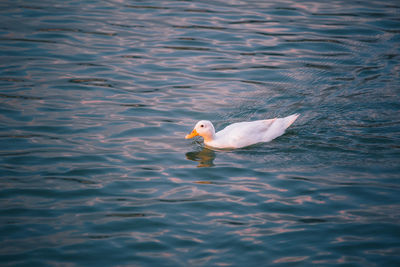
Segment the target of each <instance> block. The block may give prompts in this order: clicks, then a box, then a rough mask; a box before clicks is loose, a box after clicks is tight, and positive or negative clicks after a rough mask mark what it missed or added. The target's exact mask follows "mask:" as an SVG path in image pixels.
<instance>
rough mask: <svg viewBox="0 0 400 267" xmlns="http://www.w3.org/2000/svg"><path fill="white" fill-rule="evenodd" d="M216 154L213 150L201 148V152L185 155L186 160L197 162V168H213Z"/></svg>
mask: <svg viewBox="0 0 400 267" xmlns="http://www.w3.org/2000/svg"><path fill="white" fill-rule="evenodd" d="M215 157H216V154H215V152H214V151H213V150H211V149H209V148H206V147H203V148H202V150H201V151H192V152H188V153H186V158H187V159H189V160H193V161H197V162H199V165H197V167H213V166H214V159H215Z"/></svg>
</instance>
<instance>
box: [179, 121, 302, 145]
mask: <svg viewBox="0 0 400 267" xmlns="http://www.w3.org/2000/svg"><path fill="white" fill-rule="evenodd" d="M297 117H299V114H293V115H290V116H287V117H285V118H274V119H269V120H258V121H249V122H237V123H233V124H231V125H228V126H226V127H225V128H224V129H223V130H221V131H219V132H217V133H215V129H214V126H213V124H212V123H211V122H210V121H206V120H203V121H199V122H198V123H197V124H196V126H195V127H194V129H193V131H192V132H191V133H190V134H188V135H186V137H185V139H189V138H193V137H195V136H198V135H200V136H201V137H203V138H204V143H205V144H206V145H207V146H210V147H215V148H241V147H246V146H250V145H253V144H257V143H261V142H269V141H271V140H272V139H274V138H276V137H278V136H281V135H282V134H284V133H285V130H286V128H288V127H289V126H290V125H291V124H292V123H293V122H294V121H295V120H296V119H297Z"/></svg>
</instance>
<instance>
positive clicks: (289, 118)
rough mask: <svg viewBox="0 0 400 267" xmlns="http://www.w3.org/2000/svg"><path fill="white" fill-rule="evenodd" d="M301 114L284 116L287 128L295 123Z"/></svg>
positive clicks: (284, 123)
mask: <svg viewBox="0 0 400 267" xmlns="http://www.w3.org/2000/svg"><path fill="white" fill-rule="evenodd" d="M299 116H300V114H298V113H296V114H293V115H290V116H287V117H285V118H283V125H284V127H285V129H286V128H288V127H289V126H290V125H292V124H293V122H294V121H295V120H296V119H297V118H298V117H299Z"/></svg>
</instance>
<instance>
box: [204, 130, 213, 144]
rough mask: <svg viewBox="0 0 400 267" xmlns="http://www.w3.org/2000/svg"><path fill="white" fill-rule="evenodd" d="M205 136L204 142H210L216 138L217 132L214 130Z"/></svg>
mask: <svg viewBox="0 0 400 267" xmlns="http://www.w3.org/2000/svg"><path fill="white" fill-rule="evenodd" d="M203 138H204V142H205V143H209V142H211V141H213V140H214V139H215V132H212V133H210V134H207V135H204V136H203Z"/></svg>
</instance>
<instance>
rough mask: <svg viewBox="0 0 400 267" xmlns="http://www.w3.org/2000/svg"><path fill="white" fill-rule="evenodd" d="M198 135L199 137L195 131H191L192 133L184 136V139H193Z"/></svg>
mask: <svg viewBox="0 0 400 267" xmlns="http://www.w3.org/2000/svg"><path fill="white" fill-rule="evenodd" d="M198 135H199V134H198V132H197V131H196V129H193V131H192V132H191V133H190V134H188V135H186V136H185V139H189V138H193V137H195V136H198Z"/></svg>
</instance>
